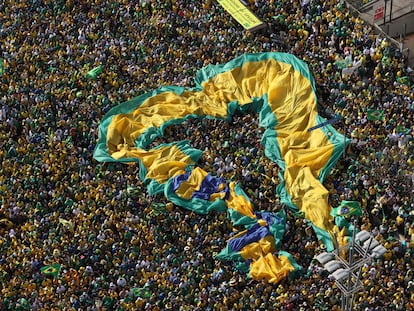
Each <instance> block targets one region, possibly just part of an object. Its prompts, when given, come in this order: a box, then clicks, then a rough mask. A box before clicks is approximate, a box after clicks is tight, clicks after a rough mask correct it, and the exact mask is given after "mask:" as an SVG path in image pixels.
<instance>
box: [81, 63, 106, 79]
mask: <svg viewBox="0 0 414 311" xmlns="http://www.w3.org/2000/svg"><path fill="white" fill-rule="evenodd" d="M101 73H102V65H99V66H97V67H95V68H93V69H92V70H89V71H88V72H87V73H86V75H85V77H86V78H89V79H96V77H97V76H98V75H100V74H101Z"/></svg>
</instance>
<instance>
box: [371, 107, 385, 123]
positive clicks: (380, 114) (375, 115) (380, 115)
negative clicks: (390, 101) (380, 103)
mask: <svg viewBox="0 0 414 311" xmlns="http://www.w3.org/2000/svg"><path fill="white" fill-rule="evenodd" d="M367 112H368V116H367V119H368V120H371V121H372V120H380V121H382V120H384V110H377V109H368V111H367Z"/></svg>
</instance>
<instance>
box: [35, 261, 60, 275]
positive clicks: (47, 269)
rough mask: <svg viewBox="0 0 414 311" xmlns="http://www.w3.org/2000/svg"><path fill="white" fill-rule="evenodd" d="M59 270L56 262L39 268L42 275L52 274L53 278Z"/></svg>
mask: <svg viewBox="0 0 414 311" xmlns="http://www.w3.org/2000/svg"><path fill="white" fill-rule="evenodd" d="M59 271H60V265H59V264H56V263H54V264H51V265H48V266H44V267H42V268H40V272H42V273H43V274H44V275H46V276H52V277H54V278H56V277H57V276H58V274H59Z"/></svg>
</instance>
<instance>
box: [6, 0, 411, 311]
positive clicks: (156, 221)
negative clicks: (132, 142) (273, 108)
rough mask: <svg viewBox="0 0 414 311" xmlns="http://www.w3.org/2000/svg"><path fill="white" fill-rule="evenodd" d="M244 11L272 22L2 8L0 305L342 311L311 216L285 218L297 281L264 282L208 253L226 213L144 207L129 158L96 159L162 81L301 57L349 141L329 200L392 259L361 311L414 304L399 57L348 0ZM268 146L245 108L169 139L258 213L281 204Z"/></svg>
mask: <svg viewBox="0 0 414 311" xmlns="http://www.w3.org/2000/svg"><path fill="white" fill-rule="evenodd" d="M245 2H246V3H247V4H248V5H249V7H250V8H251V10H252V11H253V12H254V13H255V14H256V15H257V16H258V17H259V18H260V19H261V20H263V21H264V22H266V23H267V28H266V29H262V30H259V31H257V32H254V33H250V32H248V31H245V30H244V29H243V28H242V27H241V26H240V25H239V24H238V23H237V22H236V21H235V20H233V19H232V17H231V16H230V15H229V14H228V13H227V12H226V11H224V10H223V8H222V7H220V5H219V4H218V2H217V1H211V0H205V1H190V0H154V1H152V0H147V1H142V0H141V1H131V0H117V1H105V0H92V1H86V0H55V1H49V0H28V1H18V0H7V1H3V2H1V3H0V53H1V54H0V58H1V64H0V65H1V68H2V70H1V71H0V72H2V73H1V75H0V109H1V110H0V135H1V137H0V146H1V148H0V159H1V167H0V200H1V206H0V309H2V310H18V309H20V310H49V309H64V310H77V309H81V310H112V309H114V310H140V309H141V310H169V309H173V310H339V309H340V305H341V300H340V292H339V289H338V288H337V287H336V286H335V284H334V281H333V280H331V279H330V278H328V274H327V273H326V272H325V271H323V269H322V267H321V266H320V265H319V264H318V263H317V262H316V261H315V260H314V259H313V258H314V255H316V254H318V253H319V252H321V246H320V244H319V242H318V241H317V239H316V237H315V235H314V233H313V232H312V230H311V228H310V227H309V224H308V223H306V222H305V221H304V220H303V219H301V218H298V217H295V215H293V214H291V213H288V224H287V231H286V235H285V237H284V240H283V247H284V250H286V251H288V252H290V253H291V254H292V255H293V256H294V258H295V259H296V261H297V262H298V263H299V264H301V265H302V266H303V267H304V273H303V275H302V276H299V277H298V278H296V279H294V280H292V279H286V280H284V281H283V282H281V283H279V284H268V283H267V282H266V281H255V280H252V279H249V277H248V276H247V275H246V273H244V272H241V271H238V270H237V269H236V268H235V267H234V266H233V265H232V264H231V263H227V262H220V261H218V260H216V259H215V255H216V254H217V253H218V252H219V251H220V250H221V249H222V248H223V247H224V246H225V244H226V241H227V239H228V237H229V236H230V234H231V231H232V228H231V224H230V223H229V221H228V220H227V218H226V215H223V214H218V213H217V214H215V213H212V214H209V215H197V214H194V213H192V212H190V211H187V210H185V209H182V208H179V207H177V206H173V205H171V204H170V203H168V202H166V201H165V198H164V197H162V196H161V195H157V196H152V197H151V196H149V195H148V194H147V192H146V188H145V186H144V185H143V184H142V182H141V181H140V180H139V178H138V171H139V167H138V166H137V165H134V164H132V165H121V164H114V163H98V162H96V161H95V160H94V159H93V158H92V153H93V150H94V147H95V144H96V140H97V127H98V125H99V122H100V120H101V119H102V117H103V116H104V114H105V113H106V112H107V111H108V110H109V109H110V108H111V107H113V106H115V105H117V104H119V103H122V102H124V101H126V100H128V99H131V98H133V97H135V96H138V95H140V94H142V93H145V92H146V91H149V90H152V89H155V88H158V87H159V86H162V85H180V86H186V87H192V86H193V77H194V75H195V73H196V72H197V70H198V69H200V68H202V67H203V66H206V65H208V64H216V63H224V62H227V61H229V60H231V59H233V58H234V57H236V56H239V55H241V54H243V53H254V52H266V51H279V52H288V53H292V54H294V55H296V56H297V57H299V58H301V59H303V60H304V61H306V62H307V64H308V65H309V67H310V69H311V70H312V73H313V75H314V78H315V81H316V86H317V91H318V97H319V103H320V107H319V108H320V113H321V114H322V115H325V116H327V117H329V116H332V115H334V114H337V115H341V116H342V117H343V124H341V123H338V124H336V125H335V126H336V127H337V129H338V131H340V132H342V133H344V134H345V135H346V136H347V137H349V138H351V143H350V146H349V147H348V149H347V150H346V151H345V152H344V156H343V157H342V158H341V160H340V161H339V162H338V163H337V164H336V166H335V167H334V169H333V170H332V172H331V174H330V175H329V176H328V178H327V179H326V181H325V182H324V185H325V187H326V188H327V189H328V190H329V193H330V202H331V204H332V205H333V206H335V205H336V204H338V203H339V202H340V201H341V200H356V201H359V202H361V204H362V207H363V216H361V217H359V218H357V219H356V221H357V227H358V228H360V229H367V230H370V231H371V232H373V234H374V235H375V236H376V238H377V239H378V240H379V241H381V243H382V244H383V245H385V246H386V248H387V250H388V251H387V253H386V254H385V255H384V256H383V258H380V259H377V260H375V261H374V262H373V263H371V264H369V265H368V264H367V265H366V266H364V267H363V269H362V275H361V279H362V281H363V284H364V289H363V290H361V291H360V292H359V293H358V294H357V295H356V298H355V306H356V310H367V311H370V310H412V309H414V282H413V276H414V272H413V266H414V262H413V258H414V256H413V247H414V214H413V210H414V201H413V197H414V194H413V192H414V173H413V172H414V169H413V166H414V158H413V156H414V140H413V136H412V135H413V119H414V118H413V110H414V105H413V99H414V92H413V87H412V85H413V84H412V81H411V80H410V77H409V72H408V71H409V70H408V65H407V64H406V59H405V58H404V55H402V54H401V53H400V51H399V50H398V49H396V48H395V47H393V46H392V44H391V43H390V42H389V41H388V40H386V39H385V38H382V37H380V36H378V35H376V34H375V33H374V32H373V30H372V29H371V27H370V26H369V25H368V24H366V23H365V22H363V21H362V20H361V19H360V18H359V17H357V16H355V15H354V14H352V13H351V12H349V11H348V10H347V9H346V8H345V7H344V6H342V5H338V1H335V0H326V1H320V0H310V1H298V0H279V1H273V0H256V1H245ZM344 64H345V65H344ZM99 65H102V73H100V74H98V76H97V77H96V78H95V79H91V78H86V77H85V74H86V73H87V72H88V71H89V70H91V69H92V68H95V67H97V66H99ZM344 66H345V68H351V66H355V70H354V71H353V72H351V73H349V72H348V74H343V68H344ZM368 109H375V110H376V111H383V117H382V116H380V117H378V118H377V120H372V118H369V117H368ZM261 135H262V129H260V128H259V127H258V121H257V116H255V115H252V114H246V115H241V114H238V115H236V116H235V117H234V119H233V120H232V121H231V122H230V123H228V122H226V121H223V120H207V119H205V120H189V121H186V123H184V124H182V125H180V126H172V127H171V128H169V129H168V130H167V132H166V134H165V137H164V138H163V139H164V140H168V141H174V140H178V139H190V140H191V141H192V143H193V145H194V146H195V147H197V148H199V149H201V150H203V151H204V154H203V158H202V161H201V162H202V163H201V164H200V165H203V167H205V169H206V170H207V171H212V172H217V173H218V174H220V175H223V176H225V177H226V178H227V179H228V180H230V179H231V180H238V181H239V182H240V183H242V185H243V188H244V190H245V191H246V193H248V195H249V197H250V198H251V200H252V202H253V203H254V204H255V207H256V208H257V209H264V210H278V209H280V208H283V206H281V204H280V202H279V200H278V198H277V196H276V195H275V191H274V188H275V186H276V185H277V183H278V180H276V179H275V178H273V179H272V178H268V177H267V176H269V175H273V176H277V174H275V173H276V172H277V170H278V168H277V166H276V164H275V163H271V162H270V161H269V160H268V159H267V158H266V157H265V155H264V151H263V148H262V146H261V145H260V137H261ZM269 172H272V174H267V173H269ZM45 266H46V267H48V266H54V267H55V268H54V269H55V270H52V272H51V273H46V272H45V271H44V270H43V269H42V268H43V267H45ZM56 270H57V271H56ZM54 271H55V272H56V273H54Z"/></svg>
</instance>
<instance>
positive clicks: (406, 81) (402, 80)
mask: <svg viewBox="0 0 414 311" xmlns="http://www.w3.org/2000/svg"><path fill="white" fill-rule="evenodd" d="M396 80H397V82H398V83H401V84H405V85H409V84H410V79H409V78H408V77H407V76H404V77H397V79H396Z"/></svg>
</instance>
